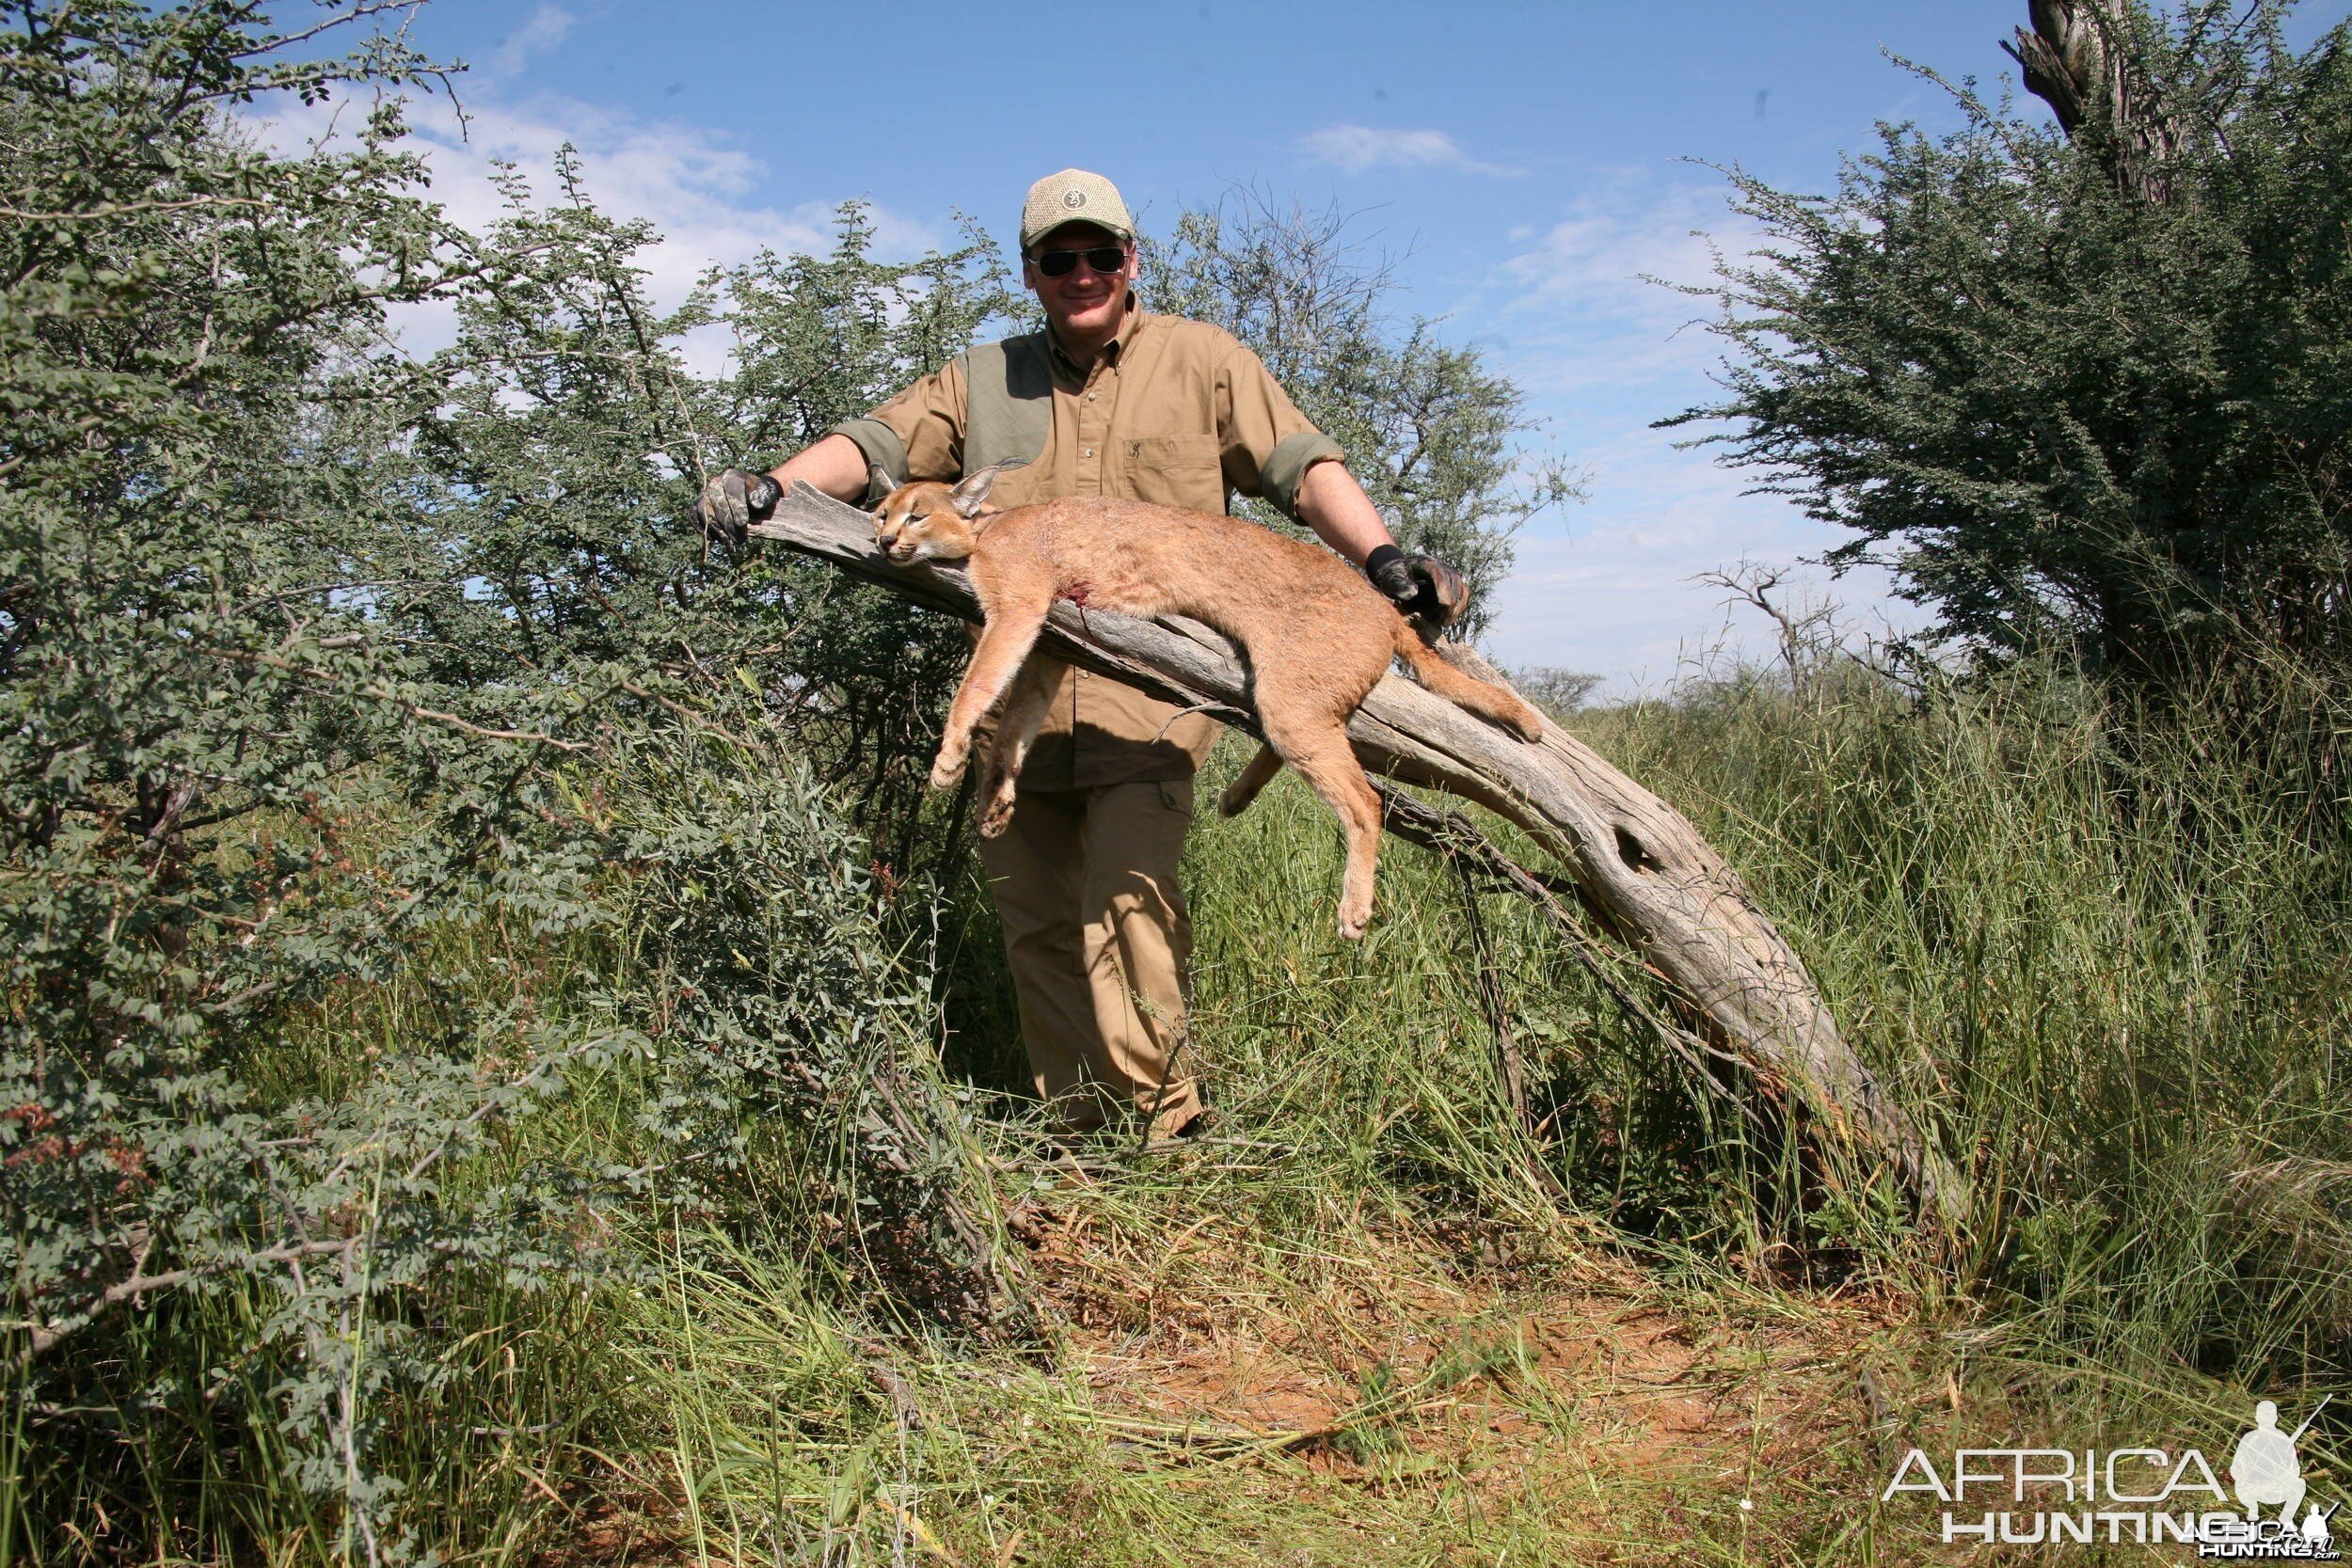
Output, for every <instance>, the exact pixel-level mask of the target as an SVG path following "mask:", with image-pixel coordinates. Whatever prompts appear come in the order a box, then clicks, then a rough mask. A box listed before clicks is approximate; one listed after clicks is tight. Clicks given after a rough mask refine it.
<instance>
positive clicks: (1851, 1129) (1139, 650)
mask: <svg viewBox="0 0 2352 1568" xmlns="http://www.w3.org/2000/svg"><path fill="white" fill-rule="evenodd" d="M751 531H752V533H753V534H754V535H755V536H756V537H758V538H762V539H771V540H774V541H776V542H777V543H779V544H783V545H787V546H791V547H792V548H794V549H796V550H799V551H802V552H803V553H805V554H808V555H812V556H815V557H817V558H818V559H820V560H823V561H828V562H833V563H834V565H836V566H838V567H840V568H841V569H842V570H843V571H845V572H848V573H849V574H850V575H851V576H853V577H857V578H863V579H865V580H866V581H869V582H875V583H880V584H881V585H882V586H883V587H885V588H887V589H889V590H890V591H891V592H893V593H895V594H899V595H900V596H901V597H904V598H907V599H910V600H913V601H914V603H917V604H920V605H923V606H926V607H927V608H930V609H932V610H939V611H941V612H943V613H945V614H949V615H957V616H961V618H963V619H964V620H967V621H977V620H978V619H979V618H980V615H979V607H978V604H977V601H976V600H975V598H974V597H973V594H972V589H971V585H970V583H969V581H968V580H967V579H966V578H965V576H964V574H963V572H962V570H961V567H957V566H951V565H942V564H940V563H936V562H920V563H917V564H914V565H913V566H896V565H893V564H891V563H890V562H888V561H886V560H885V559H884V558H883V557H882V555H881V554H880V552H878V551H877V550H876V549H875V548H874V546H873V527H872V521H871V519H870V518H869V517H868V516H867V515H866V514H865V513H863V512H859V511H857V510H855V509H854V508H851V507H849V506H845V505H843V504H841V503H840V502H838V501H834V500H832V499H828V498H826V497H824V496H821V495H819V494H818V493H817V492H816V491H815V490H812V489H810V488H808V487H807V486H806V485H800V486H796V487H795V489H794V490H793V492H792V493H791V494H790V495H788V496H787V497H785V498H784V499H783V500H782V501H781V502H779V504H778V506H777V508H776V511H775V514H774V515H773V516H772V517H771V518H770V519H769V520H768V521H766V522H762V523H755V524H754V525H753V526H752V529H751ZM1040 645H1041V647H1043V648H1044V649H1046V651H1048V652H1050V653H1051V654H1053V655H1054V656H1055V657H1057V658H1062V659H1066V660H1068V661H1069V662H1070V663H1073V664H1075V665H1078V666H1080V667H1082V668H1084V669H1088V670H1091V671H1093V672H1095V673H1098V674H1102V675H1105V676H1108V677H1109V678H1111V679H1113V680H1117V681H1122V682H1124V683H1126V684H1127V685H1130V686H1133V687H1136V688H1138V689H1141V690H1144V691H1147V692H1149V693H1151V694H1152V695H1153V696H1155V697H1160V698H1163V699H1165V700H1167V701H1169V702H1173V703H1178V704H1181V705H1184V706H1186V707H1192V708H1197V709H1199V710H1200V711H1202V712H1205V713H1208V714H1210V715H1211V716H1213V717H1215V718H1216V719H1218V720H1221V721H1224V722H1226V723H1228V724H1231V725H1232V726H1233V727H1234V728H1236V729H1241V730H1246V731H1248V732H1249V733H1251V734H1253V735H1254V734H1255V733H1256V732H1257V721H1256V718H1255V715H1254V714H1253V713H1252V712H1251V711H1250V708H1249V705H1248V668H1247V666H1246V665H1245V664H1244V662H1243V661H1242V660H1241V658H1240V657H1237V655H1236V652H1235V650H1234V648H1233V645H1232V643H1231V642H1229V641H1227V640H1226V639H1225V638H1224V637H1223V636H1221V635H1219V634H1218V633H1217V632H1216V631H1214V630H1212V629H1210V628H1209V627H1207V626H1202V625H1200V623H1199V622H1196V621H1191V620H1187V619H1184V618H1183V617H1177V616H1168V617H1163V618H1160V619H1157V620H1151V621H1139V620H1133V619H1130V618H1128V617H1126V616H1123V615H1117V614H1111V613H1106V612H1104V611H1103V610H1081V609H1080V608H1079V607H1078V606H1076V605H1074V604H1071V603H1068V602H1066V601H1065V602H1063V603H1059V604H1057V605H1056V606H1055V607H1054V610H1053V614H1052V615H1051V616H1050V617H1049V618H1048V619H1047V622H1046V626H1045V631H1044V634H1043V636H1042V637H1041V640H1040ZM1443 651H1444V652H1445V653H1446V655H1447V657H1449V658H1451V659H1453V660H1454V662H1455V663H1457V664H1459V665H1461V666H1463V667H1464V668H1466V669H1468V670H1469V671H1470V673H1474V674H1477V675H1479V676H1480V677H1481V678H1484V679H1490V680H1500V679H1501V677H1500V675H1498V674H1497V673H1496V672H1495V671H1494V669H1493V667H1492V666H1490V665H1488V664H1487V663H1486V661H1485V660H1484V659H1482V658H1480V657H1479V656H1478V655H1477V654H1476V653H1475V652H1473V651H1471V650H1470V648H1468V647H1467V646H1464V645H1462V644H1455V643H1449V644H1446V645H1445V646H1444V650H1443ZM1348 737H1349V739H1350V740H1352V741H1353V742H1354V744H1355V748H1356V754H1357V755H1358V756H1359V758H1361V759H1362V761H1363V763H1364V766H1365V768H1367V769H1368V770H1369V771H1371V772H1372V773H1374V774H1375V775H1381V774H1385V775H1387V776H1389V777H1391V778H1394V779H1398V780H1402V781H1404V782H1406V783H1408V784H1422V785H1428V786H1433V787H1435V788H1438V789H1442V790H1445V791H1448V792H1449V793H1452V794H1454V795H1458V796H1461V797H1463V798H1465V799H1467V800H1475V801H1477V802H1478V803H1479V804H1480V805H1483V806H1485V807H1486V808H1487V809H1488V810H1490V811H1493V812H1495V813H1496V814H1498V815H1499V816H1503V817H1505V818H1506V819H1508V820H1510V821H1512V822H1514V823H1517V824H1518V826H1519V827H1520V828H1522V829H1524V830H1525V831H1526V832H1528V833H1529V834H1530V835H1531V836H1532V837H1533V838H1534V840H1535V841H1536V842H1537V843H1538V844H1540V845H1542V846H1543V847H1545V849H1546V850H1547V851H1549V853H1551V854H1553V855H1555V856H1557V857H1558V859H1559V860H1560V862H1561V863H1562V865H1563V866H1564V867H1565V869H1566V871H1567V872H1568V874H1569V876H1570V877H1571V878H1572V879H1573V880H1574V881H1575V883H1576V885H1577V887H1578V889H1579V890H1580V891H1581V893H1582V894H1583V895H1584V899H1585V902H1586V903H1587V905H1588V907H1589V908H1591V909H1592V910H1594V911H1597V913H1598V914H1599V915H1600V916H1601V918H1602V920H1603V921H1604V923H1605V924H1606V925H1607V926H1608V927H1610V928H1611V930H1612V932H1613V934H1614V935H1615V936H1617V937H1618V938H1619V939H1620V940H1623V941H1625V942H1628V943H1629V944H1630V945H1631V946H1632V947H1633V949H1634V950H1635V951H1636V952H1637V953H1638V954H1639V955H1640V956H1641V958H1642V959H1643V960H1644V961H1645V963H1646V964H1647V965H1648V967H1649V968H1650V969H1652V970H1653V971H1655V972H1656V973H1657V974H1659V975H1661V976H1662V977H1663V979H1664V980H1665V981H1666V982H1667V984H1668V985H1669V986H1670V987H1671V988H1672V990H1673V991H1674V993H1675V995H1676V997H1677V1001H1678V1002H1680V1003H1681V1004H1682V1006H1684V1007H1686V1008H1687V1009H1688V1010H1689V1011H1690V1012H1691V1013H1692V1015H1693V1016H1694V1017H1696V1018H1697V1019H1699V1020H1701V1021H1703V1026H1704V1028H1705V1032H1706V1033H1707V1034H1708V1036H1709V1037H1711V1038H1712V1040H1713V1041H1714V1043H1715V1044H1717V1045H1718V1046H1719V1047H1720V1049H1721V1050H1722V1051H1723V1052H1724V1053H1728V1054H1729V1055H1731V1056H1733V1057H1734V1058H1736V1059H1737V1060H1738V1061H1739V1062H1740V1064H1742V1065H1743V1066H1744V1067H1745V1068H1746V1069H1748V1070H1749V1071H1750V1072H1751V1073H1753V1074H1754V1076H1755V1078H1756V1082H1757V1085H1758V1086H1759V1087H1760V1088H1761V1089H1762V1090H1763V1091H1764V1092H1765V1093H1766V1094H1768V1095H1771V1096H1773V1097H1776V1098H1777V1097H1788V1096H1793V1097H1794V1098H1795V1100H1796V1101H1798V1102H1799V1103H1800V1104H1801V1105H1802V1106H1803V1107H1804V1110H1805V1111H1806V1112H1807V1113H1809V1115H1810V1116H1811V1117H1813V1119H1814V1122H1815V1125H1816V1126H1817V1128H1820V1129H1826V1131H1827V1132H1828V1133H1829V1137H1828V1139H1827V1140H1826V1141H1827V1143H1828V1145H1829V1147H1830V1148H1831V1150H1832V1151H1833V1152H1836V1153H1841V1154H1843V1155H1845V1156H1848V1157H1851V1158H1852V1159H1854V1160H1856V1161H1858V1162H1859V1163H1860V1164H1862V1165H1864V1166H1866V1167H1867V1165H1868V1164H1873V1163H1877V1162H1891V1163H1892V1164H1893V1165H1894V1166H1895V1167H1896V1168H1897V1170H1898V1171H1899V1173H1900V1175H1901V1177H1902V1178H1903V1180H1905V1181H1906V1182H1907V1183H1908V1184H1909V1185H1910V1186H1911V1188H1912V1189H1913V1190H1914V1192H1915V1194H1916V1195H1917V1196H1918V1198H1919V1199H1920V1203H1921V1208H1922V1211H1923V1212H1924V1214H1925V1216H1926V1217H1927V1218H1929V1219H1930V1220H1931V1222H1949V1221H1951V1220H1953V1219H1954V1218H1956V1217H1957V1205H1958V1203H1959V1202H1960V1199H1961V1196H1962V1195H1961V1187H1960V1183H1959V1181H1958V1180H1957V1178H1956V1176H1955V1174H1954V1172H1953V1171H1952V1169H1951V1167H1950V1166H1949V1165H1948V1164H1947V1163H1946V1162H1945V1161H1944V1159H1943V1158H1942V1157H1941V1156H1940V1155H1939V1154H1938V1153H1937V1152H1936V1151H1935V1150H1934V1149H1933V1148H1931V1147H1930V1146H1929V1144H1928V1143H1927V1141H1926V1140H1925V1139H1924V1138H1923V1137H1922V1136H1921V1135H1920V1133H1919V1131H1918V1129H1917V1128H1916V1127H1915V1126H1914V1125H1913V1123H1912V1122H1911V1120H1910V1118H1909V1117H1907V1116H1906V1115H1905V1113H1904V1112H1903V1110H1902V1109H1901V1107H1900V1106H1899V1105H1898V1104H1897V1103H1896V1101H1894V1099H1893V1097H1892V1096H1890V1095H1889V1094H1888V1093H1887V1092H1886V1090H1885V1088H1884V1086H1883V1085H1881V1084H1879V1083H1878V1082H1877V1080H1876V1079H1875V1078H1873V1077H1872V1075H1871V1074H1870V1073H1869V1071H1868V1070H1867V1069H1866V1068H1865V1067H1864V1066H1863V1064H1862V1062H1861V1061H1860V1059H1859V1058H1857V1057H1856V1056H1855V1055H1854V1053H1853V1052H1852V1050H1851V1048H1850V1047H1849V1046H1848V1045H1847V1044H1846V1041H1845V1039H1844V1037H1842V1036H1841V1035H1840V1034H1839V1033H1838V1029H1837V1023H1836V1020H1835V1019H1834V1018H1832V1017H1831V1016H1830V1011H1829V1008H1828V1007H1827V1006H1825V1005H1824V1004H1823V1003H1822V1001H1821V997H1820V992H1819V990H1816V988H1815V987H1814V984H1813V980H1812V977H1811V976H1810V975H1808V974H1806V973H1805V968H1804V963H1803V962H1802V961H1800V960H1799V958H1797V956H1796V954H1795V953H1793V952H1792V951H1790V950H1789V948H1788V944H1787V943H1786V942H1783V941H1782V940H1781V937H1780V934H1779V933H1778V932H1777V931H1776V930H1774V929H1773V927H1772V923H1771V922H1770V921H1768V920H1766V919H1765V918H1764V916H1763V914H1762V913H1761V912H1760V911H1757V909H1756V904H1755V901H1754V900H1753V899H1752V898H1751V897H1750V896H1749V894H1748V890H1747V888H1746V886H1745V885H1744V884H1743V883H1742V882H1741V881H1740V878H1739V875H1738V874H1737V873H1736V872H1734V871H1733V870H1732V869H1731V868H1730V867H1729V866H1728V865H1726V864H1725V863H1724V861H1723V858H1722V857H1721V856H1720V855H1718V854H1716V853H1715V851H1714V850H1713V849H1711V848H1709V847H1708V846H1707V844H1706V843H1705V842H1703V841H1702V840H1701V839H1700V837H1699V835H1698V833H1697V832H1695V831H1693V830H1692V827H1691V825H1690V823H1689V822H1687V821H1685V820H1684V819H1683V818H1682V816H1680V814H1678V813H1677V812H1676V811H1675V810H1674V809H1673V808H1672V807H1670V806H1668V805H1666V804H1665V802H1663V801H1662V800H1659V799H1658V798H1657V797H1656V796H1654V795H1652V794H1651V793H1650V792H1649V791H1648V790H1646V789H1644V788H1643V787H1642V786H1641V785H1640V784H1635V783H1634V782H1633V781H1632V780H1630V779H1629V778H1627V777H1626V776H1625V775H1624V774H1622V773H1620V772H1618V771H1617V770H1616V769H1615V768H1612V767H1611V766H1610V765H1609V764H1608V763H1607V762H1605V761H1603V760H1602V759H1601V757H1600V756H1599V754H1598V753H1597V752H1594V751H1593V750H1592V749H1591V748H1590V747H1588V746H1586V745H1585V744H1584V743H1583V742H1581V741H1580V740H1578V739H1577V738H1576V737H1575V736H1571V735H1569V734H1567V733H1566V732H1565V731H1564V730H1562V729H1560V728H1559V727H1558V726H1557V725H1555V724H1553V723H1551V722H1550V721H1546V722H1545V725H1544V737H1543V740H1542V741H1541V742H1540V743H1538V744H1535V745H1529V744H1527V743H1526V742H1524V741H1521V740H1519V739H1518V737H1517V736H1511V735H1508V734H1505V733H1504V732H1503V731H1502V730H1500V729H1497V728H1495V727H1493V726H1492V725H1489V724H1487V723H1486V722H1484V721H1481V720H1478V719H1475V718H1473V717H1471V716H1470V714H1468V713H1465V712H1464V711H1462V710H1461V709H1460V708H1457V707H1455V706H1454V705H1453V704H1451V703H1449V702H1447V701H1445V700H1444V699H1443V698H1441V697H1438V696H1434V695H1432V694H1431V693H1429V692H1427V691H1424V690H1422V689H1421V688H1420V687H1419V686H1416V685H1414V684H1413V683H1412V682H1410V681H1407V680H1406V679H1405V678H1403V677H1402V676H1401V675H1398V674H1396V673H1390V674H1389V675H1388V676H1386V677H1385V678H1384V679H1382V681H1381V682H1380V684H1379V686H1378V687H1376V688H1375V689H1374V690H1373V693H1372V695H1371V696H1369V697H1368V698H1366V699H1365V700H1364V705H1363V706H1362V707H1360V708H1359V709H1358V710H1357V713H1356V717H1355V718H1354V720H1352V721H1350V722H1349V724H1348ZM1392 826H1394V824H1393V823H1392ZM1412 836H1415V837H1423V836H1424V835H1422V834H1421V833H1418V832H1417V833H1414V834H1413V835H1412ZM1424 841H1426V840H1425V837H1424Z"/></svg>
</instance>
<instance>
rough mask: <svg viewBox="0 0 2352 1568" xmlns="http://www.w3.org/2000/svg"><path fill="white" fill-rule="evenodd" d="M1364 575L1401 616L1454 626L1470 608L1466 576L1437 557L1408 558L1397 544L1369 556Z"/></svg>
mask: <svg viewBox="0 0 2352 1568" xmlns="http://www.w3.org/2000/svg"><path fill="white" fill-rule="evenodd" d="M1364 576H1366V577H1368V578H1371V579H1372V585H1373V586H1374V587H1375V588H1377V589H1378V590H1380V592H1381V593H1382V594H1385V595H1386V596H1387V598H1388V601H1389V602H1390V603H1391V604H1392V605H1394V606H1396V608H1397V612H1398V613H1399V614H1402V615H1408V616H1412V617H1415V618H1417V619H1420V620H1423V621H1426V622H1428V623H1429V624H1430V625H1431V626H1452V625H1453V624H1454V622H1455V621H1458V620H1460V619H1461V618H1462V611H1463V610H1467V609H1468V608H1470V590H1469V588H1468V587H1466V586H1465V585H1464V584H1463V581H1462V574H1461V573H1459V572H1457V571H1455V570H1454V568H1453V567H1451V566H1449V565H1447V564H1446V563H1445V562H1442V561H1439V560H1438V558H1437V557H1436V556H1433V555H1406V553H1405V552H1404V551H1403V550H1400V549H1398V548H1397V547H1396V546H1394V545H1382V546H1379V547H1378V548H1377V549H1375V550H1374V551H1373V552H1372V554H1371V555H1369V556H1367V557H1365V559H1364Z"/></svg>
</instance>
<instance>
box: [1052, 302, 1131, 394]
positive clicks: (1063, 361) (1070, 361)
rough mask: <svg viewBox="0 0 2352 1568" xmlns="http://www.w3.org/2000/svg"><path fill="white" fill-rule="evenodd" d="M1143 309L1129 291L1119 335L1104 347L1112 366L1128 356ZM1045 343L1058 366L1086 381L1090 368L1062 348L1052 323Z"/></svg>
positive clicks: (1104, 353)
mask: <svg viewBox="0 0 2352 1568" xmlns="http://www.w3.org/2000/svg"><path fill="white" fill-rule="evenodd" d="M1143 315H1144V312H1143V307H1142V306H1140V305H1138V304H1136V292H1135V290H1133V289H1130V290H1128V291H1127V302H1126V314H1125V316H1123V317H1122V318H1121V319H1120V324H1119V335H1118V336H1117V337H1115V338H1113V339H1112V340H1111V341H1109V342H1107V343H1104V345H1103V355H1104V358H1106V359H1107V360H1109V361H1110V363H1111V364H1112V365H1114V366H1116V365H1117V364H1118V363H1119V362H1120V359H1122V358H1124V357H1125V356H1126V352H1127V344H1128V342H1129V341H1131V340H1132V339H1133V338H1134V337H1135V335H1136V330H1137V329H1138V328H1140V327H1141V326H1142V325H1143ZM1045 343H1046V347H1047V348H1048V349H1049V350H1050V351H1051V352H1052V354H1053V356H1054V363H1055V364H1056V365H1057V366H1059V367H1060V368H1061V369H1063V370H1065V371H1067V372H1070V373H1071V374H1072V375H1073V376H1075V377H1077V378H1078V379H1079V380H1081V381H1083V380H1085V379H1086V374H1087V371H1088V368H1089V367H1087V366H1085V365H1081V364H1079V363H1078V361H1077V360H1076V359H1075V358H1073V357H1072V356H1071V354H1070V352H1069V351H1068V350H1067V349H1064V348H1063V347H1062V346H1061V335H1060V334H1059V333H1057V332H1056V331H1055V330H1054V324H1053V323H1052V322H1047V323H1046V324H1045Z"/></svg>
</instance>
